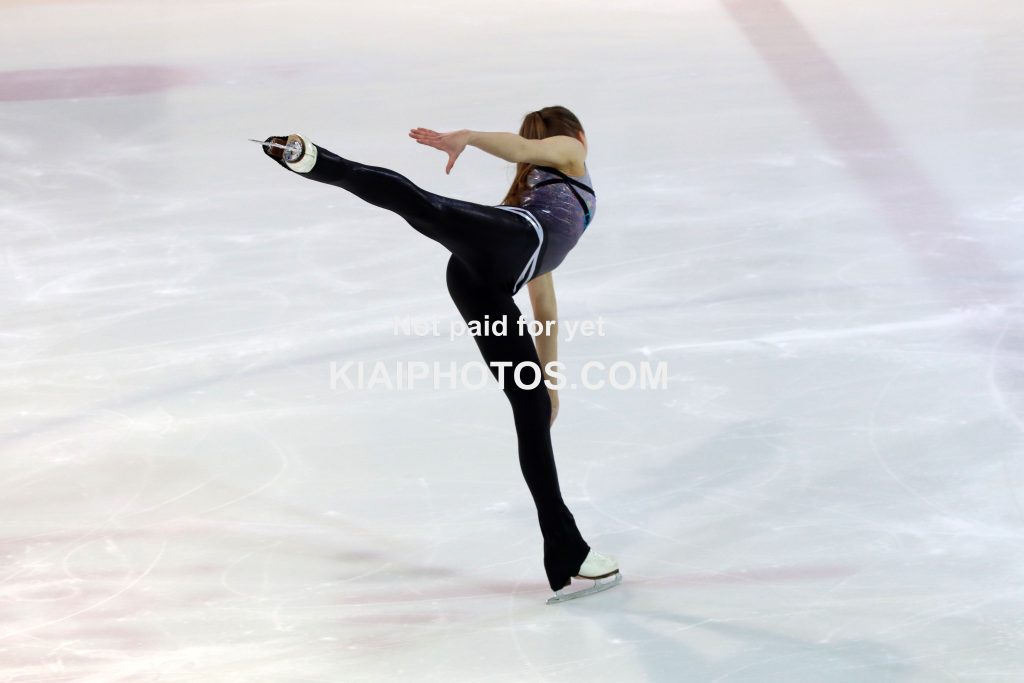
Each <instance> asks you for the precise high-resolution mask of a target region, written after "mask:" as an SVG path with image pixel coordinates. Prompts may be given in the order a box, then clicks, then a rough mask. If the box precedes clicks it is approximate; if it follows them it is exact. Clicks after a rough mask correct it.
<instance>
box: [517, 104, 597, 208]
mask: <svg viewBox="0 0 1024 683" xmlns="http://www.w3.org/2000/svg"><path fill="white" fill-rule="evenodd" d="M583 132H584V130H583V126H582V125H581V124H580V120H579V119H578V118H576V115H575V114H573V113H572V112H571V111H569V110H568V109H566V108H565V107H560V106H554V107H544V108H543V109H538V110H537V111H531V112H530V113H529V114H527V115H526V116H525V117H524V118H523V125H521V126H520V127H519V134H520V135H521V136H523V137H524V138H527V139H529V140H541V139H543V138H549V137H551V136H553V135H568V136H570V137H574V138H575V137H577V135H578V134H579V133H583ZM535 166H536V164H529V163H526V162H525V161H521V162H519V163H518V164H516V178H515V180H513V181H512V187H510V188H509V189H508V193H506V195H505V198H504V199H502V200H501V203H502V204H504V205H507V206H515V205H517V204H518V203H519V195H520V194H521V193H522V191H523V190H525V189H526V176H527V175H528V174H529V173H530V171H531V170H532V169H533V168H534V167H535Z"/></svg>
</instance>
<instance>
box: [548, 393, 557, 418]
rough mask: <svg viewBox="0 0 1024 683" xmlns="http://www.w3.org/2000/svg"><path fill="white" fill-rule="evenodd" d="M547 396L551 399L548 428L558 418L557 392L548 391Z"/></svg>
mask: <svg viewBox="0 0 1024 683" xmlns="http://www.w3.org/2000/svg"><path fill="white" fill-rule="evenodd" d="M548 396H550V397H551V422H550V423H548V426H549V427H550V426H551V425H553V424H555V418H556V417H558V391H556V390H555V389H548Z"/></svg>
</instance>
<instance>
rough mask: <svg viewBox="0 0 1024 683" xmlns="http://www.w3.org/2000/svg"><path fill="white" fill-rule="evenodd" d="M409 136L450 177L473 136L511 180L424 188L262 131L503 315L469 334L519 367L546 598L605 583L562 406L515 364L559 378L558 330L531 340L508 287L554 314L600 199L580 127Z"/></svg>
mask: <svg viewBox="0 0 1024 683" xmlns="http://www.w3.org/2000/svg"><path fill="white" fill-rule="evenodd" d="M409 136H410V137H411V138H412V139H414V140H415V141H416V142H418V143H420V144H423V145H428V146H430V147H434V148H436V149H439V150H441V151H442V152H446V153H447V154H448V164H447V166H446V167H445V173H446V174H447V173H451V170H452V166H453V165H454V164H455V160H456V159H458V157H459V155H460V154H461V153H462V151H463V150H464V149H465V148H466V146H467V145H469V146H472V147H477V148H479V149H482V150H483V151H485V152H487V153H489V154H493V155H495V156H497V157H500V158H502V159H504V160H506V161H510V162H514V163H515V164H516V165H517V168H516V176H515V180H514V181H513V183H512V186H511V187H510V188H509V191H508V193H507V194H506V196H505V198H504V199H503V200H502V203H501V205H499V206H486V205H482V204H475V203H472V202H467V201H462V200H459V199H453V198H450V197H444V196H441V195H437V194H434V193H432V192H427V191H426V190H423V189H421V188H419V187H417V186H416V185H414V184H413V183H412V182H410V181H409V180H408V179H407V178H405V177H404V176H402V175H400V174H398V173H396V172H394V171H392V170H390V169H386V168H380V167H376V166H367V165H364V164H361V163H359V162H357V161H351V160H349V159H345V158H342V157H340V156H338V155H337V154H334V153H333V152H330V151H328V150H327V149H325V148H323V147H320V146H318V145H314V144H313V143H312V142H310V141H309V140H308V139H307V138H306V137H304V136H301V135H289V136H287V137H284V136H273V137H270V138H267V140H266V141H265V142H264V143H263V145H264V147H263V149H264V151H265V152H266V153H267V154H268V155H269V156H271V157H272V158H273V159H275V160H276V161H277V162H278V163H279V164H281V165H282V166H284V167H285V168H287V169H289V170H291V171H293V172H295V173H298V174H300V175H302V176H304V177H306V178H310V179H312V180H316V181H319V182H322V183H327V184H329V185H335V186H337V187H341V188H343V189H345V190H348V191H349V192H351V193H353V194H355V195H356V196H357V197H359V198H360V199H363V200H364V201H367V202H369V203H370V204H373V205H374V206H379V207H381V208H383V209H387V210H389V211H393V212H395V213H397V214H398V215H399V216H401V217H402V218H403V219H405V221H406V222H407V223H409V225H411V226H412V227H413V228H414V229H416V230H417V231H418V232H420V233H422V234H423V235H426V236H427V237H429V238H430V239H432V240H434V241H436V242H438V243H440V244H441V245H442V246H444V247H445V248H446V249H447V250H448V251H449V252H451V257H450V258H449V260H448V267H447V272H446V281H447V285H448V291H449V293H450V294H451V297H452V300H453V301H454V302H455V306H456V307H457V308H458V310H459V313H460V314H461V315H462V318H463V320H465V322H466V324H467V326H468V325H469V324H470V323H471V322H473V321H477V323H478V324H480V325H482V324H483V323H484V322H485V321H490V322H491V323H493V322H494V321H500V320H502V319H504V321H505V331H506V334H505V335H504V336H502V335H493V334H479V335H474V340H475V341H476V344H477V346H478V347H479V349H480V352H481V353H482V354H483V357H484V360H485V361H486V363H487V365H488V367H489V368H490V369H491V373H492V374H493V375H494V377H495V379H499V372H498V366H496V365H495V363H502V362H505V363H512V364H513V365H512V366H505V372H504V373H503V374H504V381H501V382H500V383H501V384H502V391H504V393H505V395H506V396H507V397H508V400H509V403H511V405H512V414H513V418H514V420H515V426H516V436H517V440H518V447H519V464H520V467H521V469H522V472H523V476H524V478H525V479H526V484H527V486H528V487H529V489H530V493H531V495H532V496H533V500H534V503H535V504H536V506H537V516H538V518H539V520H540V530H541V534H542V536H543V539H544V569H545V571H546V573H547V578H548V584H549V585H550V586H551V589H552V590H553V591H555V593H556V595H555V597H553V598H551V599H550V600H549V601H548V602H549V603H553V602H560V601H562V600H565V599H569V598H573V597H580V596H582V595H585V594H590V593H593V592H597V591H600V590H604V589H606V588H610V587H611V586H613V585H615V584H617V583H618V582H619V581H620V580H621V575H620V574H619V568H618V563H617V562H616V561H615V559H614V558H611V557H608V556H605V555H602V554H600V553H597V552H595V551H594V550H592V549H591V548H590V546H589V545H588V544H587V543H586V542H585V541H584V540H583V537H582V535H581V534H580V532H579V529H577V527H576V521H575V519H574V518H573V516H572V513H571V512H569V509H568V508H567V507H566V505H565V502H564V501H563V500H562V495H561V493H560V491H559V486H558V475H557V472H556V469H555V458H554V453H553V452H552V448H551V432H550V429H551V425H552V424H553V423H554V420H555V416H556V415H557V413H558V394H557V391H556V390H555V389H551V388H549V387H548V386H546V383H545V382H540V383H538V384H537V385H536V386H535V387H534V388H532V389H525V388H523V387H521V386H520V385H519V384H518V383H517V382H516V381H514V380H513V376H512V373H511V370H512V368H514V367H515V366H518V365H519V364H521V363H532V364H533V367H534V368H543V369H544V370H543V377H544V379H547V380H551V381H552V383H554V378H553V377H551V376H550V375H549V374H548V369H547V368H546V365H547V364H548V363H551V362H554V361H555V360H556V351H557V345H556V340H557V334H558V333H557V327H554V326H552V328H553V329H552V331H551V333H550V334H542V335H538V336H537V340H536V348H535V347H534V340H533V338H532V336H531V335H530V334H529V333H524V332H522V331H521V330H520V327H519V325H518V321H519V318H520V315H521V313H520V310H519V307H518V306H516V304H515V302H514V301H513V298H512V296H513V295H514V294H516V293H517V292H518V291H519V290H520V289H521V288H522V287H523V285H524V284H525V285H527V287H528V290H529V295H530V303H531V305H532V307H533V313H534V319H535V320H538V321H541V322H544V321H548V320H555V321H556V320H557V319H556V315H557V308H556V303H555V290H554V285H553V283H552V278H551V271H552V270H554V269H555V267H557V266H558V264H560V263H561V262H562V260H563V259H564V258H565V257H566V254H568V252H569V250H570V249H572V247H573V246H574V245H575V244H576V242H577V240H579V238H580V236H581V235H582V234H583V232H584V230H586V228H587V226H588V225H589V224H590V221H591V220H592V219H593V217H594V212H595V208H596V197H595V195H594V190H593V189H592V188H591V183H590V174H589V172H588V171H587V168H586V164H585V161H586V155H587V138H586V135H585V133H584V131H583V127H582V126H581V125H580V122H579V119H577V118H576V116H575V115H574V114H573V113H572V112H571V111H569V110H568V109H566V108H565V107H560V106H555V107H544V108H543V109H540V110H538V111H534V112H531V113H529V114H527V115H526V117H525V118H524V119H523V123H522V126H521V127H520V129H519V134H518V135H516V134H514V133H484V132H479V131H472V130H458V131H454V132H450V133H438V132H436V131H433V130H429V129H426V128H414V129H412V130H411V131H410V132H409ZM521 379H522V380H523V383H524V384H531V383H532V382H533V380H534V379H536V375H535V373H532V372H530V371H528V370H523V371H522V375H521ZM499 381H500V380H499ZM571 578H578V579H593V580H594V584H593V585H592V586H591V587H590V588H587V589H584V590H580V591H575V592H568V591H565V590H563V589H564V588H565V587H567V586H568V585H569V584H570V583H571ZM598 579H610V580H607V581H603V582H602V581H598Z"/></svg>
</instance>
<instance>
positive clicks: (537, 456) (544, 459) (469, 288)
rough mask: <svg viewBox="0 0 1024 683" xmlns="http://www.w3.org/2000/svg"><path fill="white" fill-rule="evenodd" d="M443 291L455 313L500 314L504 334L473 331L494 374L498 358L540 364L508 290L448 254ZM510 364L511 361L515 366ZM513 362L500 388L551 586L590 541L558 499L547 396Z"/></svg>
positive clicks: (570, 571)
mask: <svg viewBox="0 0 1024 683" xmlns="http://www.w3.org/2000/svg"><path fill="white" fill-rule="evenodd" d="M446 279H447V281H448V291H449V292H450V293H451V295H452V300H453V301H454V302H455V305H456V307H457V308H458V309H459V313H461V314H462V317H463V319H464V320H465V321H466V322H467V324H468V323H469V322H470V321H473V320H478V321H481V322H482V321H484V320H485V316H489V320H491V321H494V320H500V319H501V318H502V316H504V318H505V324H506V327H507V335H505V336H498V335H480V336H476V337H474V340H475V341H476V344H477V346H478V347H479V348H480V353H482V354H483V357H484V360H485V361H486V362H487V363H488V366H489V367H490V369H491V373H492V374H493V375H494V376H495V379H497V378H498V371H497V368H495V367H494V366H492V365H491V363H495V362H498V361H506V362H511V363H513V364H515V365H518V364H520V363H527V362H532V363H534V364H535V366H536V367H538V368H539V367H540V359H539V358H538V356H537V350H536V348H535V347H534V345H533V339H532V337H530V335H529V334H526V333H524V334H520V333H519V326H518V321H519V317H520V315H521V312H520V310H519V307H518V306H516V303H515V301H514V300H513V299H512V296H511V295H510V294H506V293H504V292H503V291H501V290H499V289H496V288H494V287H490V286H487V285H486V284H485V283H482V282H480V281H478V280H476V279H475V278H474V277H473V275H472V273H471V272H470V271H469V269H468V268H466V266H465V265H464V264H463V263H462V262H461V261H459V259H458V258H457V257H455V256H453V257H452V258H451V259H449V261H448V272H447V275H446ZM515 365H514V366H513V367H515ZM511 372H512V368H506V370H505V378H504V380H505V381H504V383H503V386H502V390H503V391H504V392H505V396H507V397H508V400H509V403H510V404H511V405H512V415H513V417H514V420H515V425H516V437H517V439H518V442H519V465H520V468H521V469H522V472H523V477H524V478H525V479H526V484H527V486H528V487H529V489H530V494H531V495H532V496H533V501H534V503H535V504H536V506H537V516H538V519H539V521H540V529H541V534H542V535H543V537H544V569H545V571H546V572H547V577H548V583H549V584H550V586H551V589H552V590H558V589H560V588H562V587H563V586H565V584H566V583H567V582H568V581H569V579H570V577H572V576H575V575H576V573H577V572H578V571H579V569H580V565H581V564H582V563H583V560H584V559H586V557H587V553H588V552H589V551H590V547H589V546H588V545H587V543H586V542H585V541H584V540H583V537H582V536H581V535H580V532H579V529H578V528H577V527H576V520H575V519H574V518H573V516H572V513H571V512H569V508H568V507H566V505H565V502H564V501H563V500H562V494H561V492H560V491H559V487H558V474H557V472H556V469H555V455H554V452H553V450H552V448H551V430H550V420H551V399H550V398H549V397H548V390H547V388H546V387H545V386H544V383H543V382H541V383H540V384H538V385H537V386H536V387H534V388H533V389H523V388H521V387H519V386H518V384H516V383H515V381H514V380H513V379H512V375H511ZM522 379H523V382H524V383H527V384H528V383H530V382H532V381H533V379H534V374H533V372H532V371H531V370H524V371H523V374H522Z"/></svg>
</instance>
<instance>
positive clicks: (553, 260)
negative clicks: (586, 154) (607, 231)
mask: <svg viewBox="0 0 1024 683" xmlns="http://www.w3.org/2000/svg"><path fill="white" fill-rule="evenodd" d="M583 168H584V174H583V175H582V176H571V175H570V176H567V177H568V178H571V179H572V180H574V181H576V182H578V183H580V184H581V185H584V186H586V187H587V188H593V187H594V186H593V185H592V184H591V181H590V171H588V170H586V169H587V167H586V164H584V166H583ZM545 181H552V182H545ZM541 183H543V185H542V186H541V187H537V185H538V184H541ZM526 184H527V187H526V189H525V190H523V192H522V193H521V194H520V199H519V206H520V207H522V208H523V209H526V210H527V211H529V212H530V213H531V214H533V215H534V216H536V217H537V220H538V221H540V223H541V225H542V226H543V227H544V238H545V241H546V244H545V245H544V248H543V250H542V252H541V257H540V262H539V263H538V264H537V267H536V269H535V270H534V271H533V273H532V275H531V279H532V278H534V277H537V276H538V275H543V274H544V273H547V272H550V271H552V270H554V269H555V268H556V267H557V266H558V265H559V264H560V263H561V262H562V261H563V260H564V259H565V257H566V256H567V255H568V253H569V251H570V250H571V249H572V248H573V247H574V246H576V242H578V241H579V239H580V237H581V236H582V235H583V232H584V230H586V229H587V225H588V222H587V221H588V216H587V213H588V212H589V220H590V221H593V219H594V214H595V212H596V211H597V198H596V197H595V196H594V194H593V192H591V191H589V190H586V189H583V188H582V187H580V185H576V184H572V185H571V187H572V189H570V184H569V183H568V182H566V181H565V180H564V179H563V178H562V177H561V176H559V175H558V174H557V173H553V172H552V171H550V170H547V167H545V166H537V167H534V168H532V169H530V172H529V173H528V174H527V176H526ZM573 189H574V190H575V191H576V194H574V193H573ZM577 195H579V197H580V199H582V200H583V203H585V204H586V206H587V211H584V209H583V203H581V202H580V199H577V198H576V196H577Z"/></svg>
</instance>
